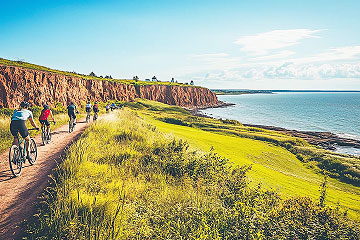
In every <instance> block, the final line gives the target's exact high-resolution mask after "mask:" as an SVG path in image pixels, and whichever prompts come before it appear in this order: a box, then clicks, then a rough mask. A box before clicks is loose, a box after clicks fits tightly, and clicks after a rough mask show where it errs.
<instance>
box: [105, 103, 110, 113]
mask: <svg viewBox="0 0 360 240" xmlns="http://www.w3.org/2000/svg"><path fill="white" fill-rule="evenodd" d="M109 110H110V103H108V104H107V105H106V112H107V113H108V112H109Z"/></svg>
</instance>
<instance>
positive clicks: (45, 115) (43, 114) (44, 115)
mask: <svg viewBox="0 0 360 240" xmlns="http://www.w3.org/2000/svg"><path fill="white" fill-rule="evenodd" d="M49 114H50V109H46V110H44V109H43V110H42V111H41V114H40V117H39V120H47V119H48V117H49Z"/></svg>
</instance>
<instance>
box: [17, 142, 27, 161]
mask: <svg viewBox="0 0 360 240" xmlns="http://www.w3.org/2000/svg"><path fill="white" fill-rule="evenodd" d="M22 143H24V144H23V146H21V144H22ZM18 146H19V149H20V157H21V159H20V160H21V161H23V160H24V159H25V156H26V140H25V139H21V140H20V141H19V145H18Z"/></svg>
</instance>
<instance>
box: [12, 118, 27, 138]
mask: <svg viewBox="0 0 360 240" xmlns="http://www.w3.org/2000/svg"><path fill="white" fill-rule="evenodd" d="M10 132H11V135H13V136H14V138H17V139H19V133H20V135H21V137H22V138H26V137H27V136H29V130H28V129H27V127H26V125H25V121H24V120H13V121H11V123H10Z"/></svg>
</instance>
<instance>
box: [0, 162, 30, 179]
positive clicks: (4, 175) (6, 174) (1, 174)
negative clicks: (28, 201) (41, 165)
mask: <svg viewBox="0 0 360 240" xmlns="http://www.w3.org/2000/svg"><path fill="white" fill-rule="evenodd" d="M30 166H31V165H26V166H23V167H22V169H24V168H27V167H30ZM19 177H21V175H20V176H19ZM14 178H15V177H14V175H13V174H12V172H11V170H10V166H9V169H8V170H4V171H1V172H0V182H6V181H9V180H11V179H14Z"/></svg>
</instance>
